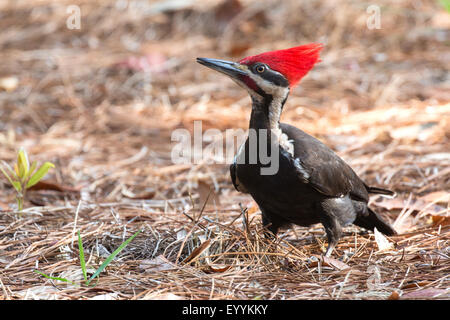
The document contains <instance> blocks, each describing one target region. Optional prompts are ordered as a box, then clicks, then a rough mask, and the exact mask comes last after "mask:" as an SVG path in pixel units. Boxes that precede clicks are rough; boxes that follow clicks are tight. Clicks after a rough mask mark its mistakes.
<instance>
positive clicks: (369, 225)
mask: <svg viewBox="0 0 450 320" xmlns="http://www.w3.org/2000/svg"><path fill="white" fill-rule="evenodd" d="M367 210H368V213H369V214H368V215H362V214H358V216H357V217H356V220H355V222H353V223H354V224H356V225H357V226H359V227H363V228H364V229H368V230H372V231H373V229H374V228H377V230H378V231H380V232H381V233H383V234H385V235H387V236H394V235H396V234H397V232H396V231H395V230H394V228H392V227H391V226H390V225H389V224H388V223H386V222H385V221H384V220H383V219H382V218H381V216H380V215H379V214H378V213H376V212H375V211H373V210H372V209H370V208H369V207H367Z"/></svg>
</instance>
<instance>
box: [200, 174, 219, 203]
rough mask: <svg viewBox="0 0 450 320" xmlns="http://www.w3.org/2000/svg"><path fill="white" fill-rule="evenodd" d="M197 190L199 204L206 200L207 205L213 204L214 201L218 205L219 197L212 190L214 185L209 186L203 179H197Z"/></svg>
mask: <svg viewBox="0 0 450 320" xmlns="http://www.w3.org/2000/svg"><path fill="white" fill-rule="evenodd" d="M197 191H198V195H199V201H200V205H201V206H203V205H204V204H205V202H206V201H208V202H207V203H206V204H209V205H213V204H214V203H215V204H216V205H220V199H219V197H218V196H217V194H216V193H215V192H214V187H213V186H210V185H209V184H208V183H206V182H205V181H203V180H200V181H198V187H197Z"/></svg>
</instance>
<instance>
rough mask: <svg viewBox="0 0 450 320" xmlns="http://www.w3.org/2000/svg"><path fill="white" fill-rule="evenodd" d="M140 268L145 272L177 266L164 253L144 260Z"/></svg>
mask: <svg viewBox="0 0 450 320" xmlns="http://www.w3.org/2000/svg"><path fill="white" fill-rule="evenodd" d="M139 268H140V269H143V270H144V271H145V272H155V271H165V270H171V269H175V268H176V266H175V265H174V264H173V263H172V262H170V261H169V260H167V259H166V257H164V256H163V255H159V256H157V257H156V258H154V259H150V260H142V262H141V264H140V265H139Z"/></svg>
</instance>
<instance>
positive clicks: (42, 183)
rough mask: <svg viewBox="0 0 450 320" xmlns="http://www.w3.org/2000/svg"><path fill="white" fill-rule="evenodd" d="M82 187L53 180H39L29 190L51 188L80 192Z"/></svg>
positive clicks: (60, 190) (53, 189)
mask: <svg viewBox="0 0 450 320" xmlns="http://www.w3.org/2000/svg"><path fill="white" fill-rule="evenodd" d="M81 188H82V187H70V186H64V185H60V184H58V183H57V182H54V181H39V182H38V183H37V184H35V185H34V186H32V187H31V188H30V189H29V190H33V191H37V190H52V191H59V192H80V190H81Z"/></svg>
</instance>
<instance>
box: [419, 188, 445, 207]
mask: <svg viewBox="0 0 450 320" xmlns="http://www.w3.org/2000/svg"><path fill="white" fill-rule="evenodd" d="M420 199H421V200H423V201H425V202H434V203H441V204H447V203H448V202H449V201H450V193H449V192H447V191H435V192H431V193H428V194H426V195H424V196H422V197H420Z"/></svg>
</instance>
